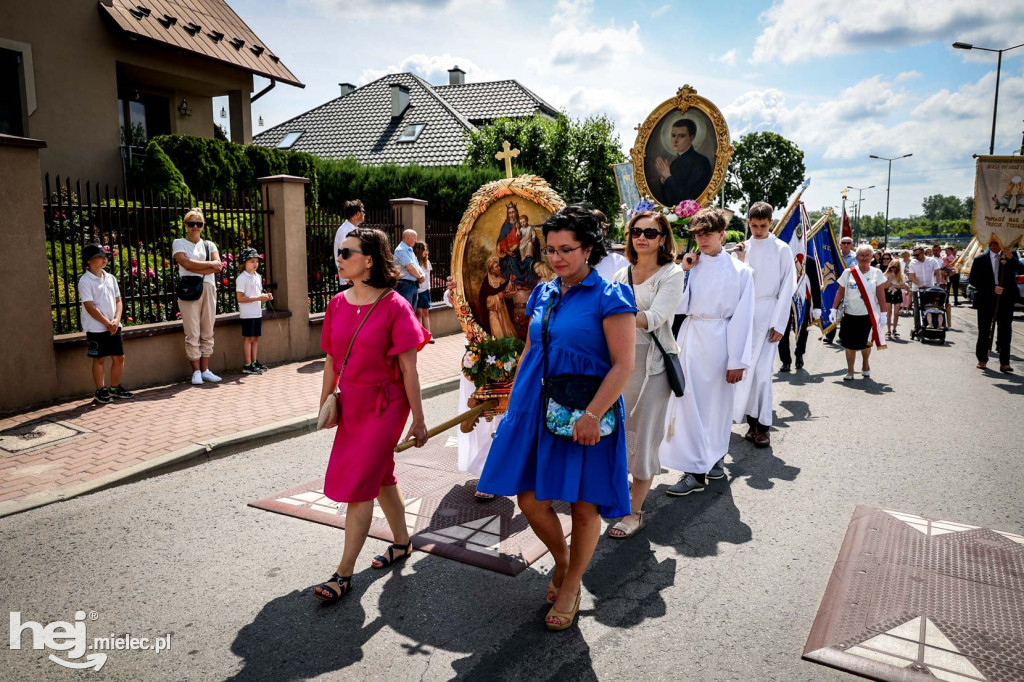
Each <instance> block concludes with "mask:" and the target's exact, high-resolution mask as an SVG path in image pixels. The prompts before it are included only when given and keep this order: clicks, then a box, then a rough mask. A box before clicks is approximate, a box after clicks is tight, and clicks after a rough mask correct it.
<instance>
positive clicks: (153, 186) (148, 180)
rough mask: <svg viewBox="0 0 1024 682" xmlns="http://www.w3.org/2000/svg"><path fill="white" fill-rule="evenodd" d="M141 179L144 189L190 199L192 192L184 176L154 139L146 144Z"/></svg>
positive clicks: (186, 199)
mask: <svg viewBox="0 0 1024 682" xmlns="http://www.w3.org/2000/svg"><path fill="white" fill-rule="evenodd" d="M141 179H142V183H143V185H144V186H145V187H146V189H148V190H150V191H152V192H156V193H158V194H163V195H165V196H169V197H181V198H182V199H183V200H185V201H189V200H190V197H191V194H192V193H191V192H189V189H188V185H186V184H185V178H184V177H183V176H182V174H181V171H179V170H178V168H177V167H176V166H175V165H174V162H173V161H171V157H169V156H167V153H166V152H164V150H163V148H162V147H160V145H159V143H157V141H156V140H150V141H149V144H148V145H146V156H145V158H143V160H142V178H141Z"/></svg>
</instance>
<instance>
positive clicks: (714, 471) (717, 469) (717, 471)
mask: <svg viewBox="0 0 1024 682" xmlns="http://www.w3.org/2000/svg"><path fill="white" fill-rule="evenodd" d="M707 477H708V478H710V479H711V480H712V481H717V480H718V479H720V478H725V457H723V458H722V459H720V460H718V461H717V462H715V466H713V467H711V471H709V472H708V473H707Z"/></svg>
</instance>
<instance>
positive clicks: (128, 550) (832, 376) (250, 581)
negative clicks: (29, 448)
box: [0, 308, 1024, 681]
mask: <svg viewBox="0 0 1024 682" xmlns="http://www.w3.org/2000/svg"><path fill="white" fill-rule="evenodd" d="M1022 320H1024V318H1022V317H1021V316H1018V321H1017V323H1016V326H1017V329H1016V338H1015V352H1014V354H1015V358H1016V360H1015V362H1016V364H1017V367H1018V370H1019V371H1020V373H1018V374H1016V375H1001V374H997V373H994V372H988V373H982V372H980V371H978V370H977V369H975V368H974V364H975V360H974V357H973V344H974V338H975V335H974V329H973V311H970V310H969V309H967V308H958V309H956V312H955V314H954V324H955V326H956V329H955V330H954V331H951V332H950V333H949V340H950V343H949V344H947V345H946V346H945V347H935V346H923V345H921V344H919V343H910V342H907V341H904V342H902V343H894V344H892V345H891V346H890V349H889V350H886V351H884V352H881V353H877V352H876V353H875V354H874V360H875V361H874V366H873V379H872V380H870V381H869V380H864V379H861V378H859V377H858V379H857V380H856V381H854V382H849V383H844V382H843V381H842V380H841V377H842V374H843V373H844V369H843V361H842V359H841V351H840V350H838V349H837V348H835V347H827V346H823V345H822V344H821V343H819V342H818V341H816V340H813V338H812V341H811V342H810V347H811V348H810V351H809V353H808V356H807V368H806V370H807V371H804V372H801V373H797V374H789V375H780V376H779V379H778V381H777V382H776V397H777V405H778V407H777V422H776V426H777V430H776V431H775V432H774V435H773V447H772V449H771V450H768V451H754V450H753V448H752V447H751V446H749V445H748V444H747V443H745V442H743V441H742V439H740V438H739V435H738V434H739V433H740V428H739V427H736V429H735V433H736V435H734V445H733V449H732V454H731V456H730V457H729V458H728V459H727V470H728V472H729V477H728V479H727V480H725V481H718V482H715V483H713V484H712V485H711V486H710V487H709V489H708V491H706V492H704V493H701V494H698V495H692V496H690V497H687V498H682V499H673V498H668V497H666V496H665V495H664V494H663V491H664V488H665V487H666V486H668V485H671V484H672V483H674V482H675V480H676V477H675V476H674V475H670V474H665V475H662V476H660V477H659V478H658V480H657V482H656V484H655V489H654V491H653V492H652V496H651V498H650V499H649V501H648V508H649V509H652V510H653V511H654V513H653V514H652V515H651V521H650V525H649V526H648V527H647V528H646V529H645V531H644V532H642V533H641V534H640V535H638V536H637V537H635V538H631V539H629V540H626V541H616V540H610V539H602V541H601V543H600V544H599V547H598V551H597V554H596V556H595V558H594V562H593V564H592V566H591V568H590V570H589V572H588V574H587V576H586V579H585V588H586V593H585V596H584V599H583V609H582V611H581V618H580V621H579V626H578V627H573V628H571V629H570V630H568V631H566V632H563V633H549V632H547V631H546V630H545V629H544V627H543V617H544V614H545V613H546V611H547V606H546V604H545V603H544V596H543V595H544V587H545V584H546V582H547V577H546V574H547V572H548V570H549V569H550V568H551V562H550V560H549V558H548V557H545V558H544V559H542V560H540V561H539V562H537V563H536V564H534V566H532V567H531V568H530V569H529V570H527V571H525V572H523V573H522V574H520V575H519V576H518V577H516V578H510V577H507V576H502V575H498V574H495V573H492V572H489V571H485V570H482V569H479V568H474V567H470V566H465V565H462V564H459V563H455V562H453V561H448V560H445V559H441V558H437V557H433V556H430V555H426V554H422V553H420V554H417V555H415V556H414V558H413V559H411V560H410V561H408V562H407V563H405V565H404V566H402V567H401V569H400V570H394V571H390V572H378V571H371V570H369V563H370V558H371V557H372V556H373V555H374V554H376V553H379V552H380V551H381V550H382V549H383V548H384V547H385V544H384V543H383V542H381V541H378V540H373V539H370V540H369V541H368V542H367V545H366V548H365V550H364V552H363V554H364V556H362V557H361V558H360V565H361V566H363V567H365V570H361V571H360V572H358V573H357V574H356V577H355V580H354V585H355V592H354V593H353V594H351V595H349V596H348V597H346V598H345V600H344V602H343V603H340V604H336V605H333V606H328V607H325V606H322V605H321V604H320V603H319V602H317V601H316V600H315V599H314V598H313V597H312V594H311V592H310V590H311V587H312V585H314V584H316V583H318V582H320V581H321V580H324V579H325V578H327V576H328V575H330V573H331V572H332V571H333V570H334V566H335V564H336V563H337V560H338V558H339V556H340V552H341V545H342V539H343V534H342V533H343V531H340V530H337V529H332V528H328V527H325V526H321V525H317V524H314V523H310V522H305V521H300V520H296V519H292V518H288V517H284V516H280V515H277V514H272V513H269V512H265V511H260V510H257V509H252V508H249V507H247V506H246V503H247V502H250V501H252V500H255V499H260V498H263V497H266V496H267V495H268V494H271V493H273V492H277V491H280V490H282V489H284V488H286V487H289V486H291V485H295V484H297V483H300V482H302V481H305V480H308V479H309V478H312V477H314V476H316V475H317V474H318V473H320V472H322V471H323V469H324V466H325V463H326V458H327V453H328V450H329V443H330V438H331V436H332V434H311V435H307V436H303V437H300V438H295V439H292V440H287V441H283V442H279V443H275V444H272V445H268V446H265V447H260V448H256V449H252V450H249V451H246V452H242V453H239V454H235V455H231V456H228V457H225V458H222V459H218V460H214V461H211V462H207V463H203V464H201V465H198V466H194V467H192V468H188V469H185V470H181V471H176V472H173V473H169V474H165V475H162V476H157V477H154V478H151V479H148V480H145V481H141V482H138V483H134V484H131V485H127V486H123V487H120V488H115V489H112V490H107V491H104V492H100V493H96V494H93V495H89V496H86V497H83V498H79V499H74V500H71V501H68V502H64V503H60V504H55V505H51V506H48V507H45V508H41V509H36V510H33V511H30V512H26V513H24V514H20V515H17V516H13V517H8V518H4V519H0V543H2V546H3V554H2V557H0V596H2V603H3V604H4V605H6V609H8V610H10V611H15V610H18V611H20V613H21V616H20V617H21V620H22V622H24V621H28V620H31V621H35V622H39V623H41V624H42V625H44V626H45V625H46V624H47V623H50V622H52V621H58V620H61V621H72V620H74V619H75V612H76V611H78V610H81V611H84V612H86V614H87V615H86V617H85V620H84V621H83V622H84V623H85V627H87V630H88V636H89V638H90V639H91V638H92V637H98V636H105V635H107V634H108V633H118V634H123V633H130V634H131V635H132V636H135V637H156V636H163V635H166V634H167V633H171V646H170V650H169V651H165V652H162V653H160V654H157V653H155V652H152V651H112V652H110V653H109V658H108V660H107V661H106V664H105V665H104V667H103V668H102V669H101V670H100V671H99V672H96V671H72V670H66V669H64V668H62V667H60V666H59V665H57V664H55V663H53V662H51V661H50V660H48V658H47V654H49V653H51V652H50V651H46V650H33V649H31V648H22V649H20V650H13V651H12V650H9V648H8V646H7V639H6V637H5V638H4V639H3V640H0V679H5V680H49V679H69V678H71V677H72V676H74V677H75V679H82V680H84V679H90V680H92V679H96V680H222V679H238V680H300V679H312V678H316V679H352V680H378V679H395V680H408V679H424V680H445V679H451V678H453V677H456V676H461V677H465V678H467V679H488V680H494V679H497V680H505V679H507V680H513V679H514V680H525V679H530V680H543V679H561V680H581V679H582V680H589V679H604V680H619V679H685V680H757V681H760V680H787V681H789V680H841V679H853V678H852V677H850V676H847V675H845V674H843V673H839V672H835V671H832V670H829V669H825V668H822V667H819V666H816V665H814V664H811V663H806V662H803V661H801V660H800V653H801V651H802V649H803V645H804V642H805V640H806V637H807V634H808V631H809V629H810V627H811V622H812V620H813V619H814V616H815V613H816V611H817V608H818V603H819V600H820V598H821V595H822V593H823V591H824V589H825V585H826V583H827V582H828V578H829V574H830V571H831V569H832V565H833V563H834V562H835V559H836V556H837V553H838V551H839V546H840V544H841V542H842V539H843V536H844V533H845V531H846V527H847V525H848V523H849V520H850V516H851V513H852V512H853V509H854V507H855V505H857V504H869V505H875V506H880V507H884V508H886V509H893V510H900V511H904V512H911V513H916V514H923V515H928V516H936V517H939V518H943V519H949V520H955V521H961V522H964V523H968V524H971V525H980V526H990V527H993V528H997V529H1001V530H1007V531H1011V532H1015V533H1021V532H1024V501H1022V495H1021V492H1020V490H1021V487H1020V475H1019V473H1020V468H1021V452H1022V447H1021V444H1022V442H1024V439H1022V433H1021V423H1022V416H1024V400H1022V395H1024V362H1022V360H1024V321H1022ZM903 322H904V325H905V326H904V330H903V337H904V339H907V338H908V337H909V334H908V332H909V325H907V324H906V322H907V321H906V320H904V321H903ZM815 335H816V333H814V332H812V337H814V336H815ZM992 364H993V365H996V364H997V363H995V362H993V363H992ZM427 409H428V421H430V422H435V423H436V422H437V421H440V420H441V418H442V417H444V416H448V415H450V414H452V413H453V412H454V409H455V394H454V393H450V394H446V395H444V396H440V397H438V398H435V399H433V400H431V401H429V403H428V406H427ZM201 418H202V414H201V413H197V414H193V415H182V423H183V427H186V426H187V423H188V421H189V420H191V419H201ZM130 428H144V425H132V426H131V427H130ZM90 612H94V615H95V617H96V620H89V618H90V615H88V614H90ZM30 639H31V636H30V633H29V632H27V631H26V632H25V633H24V635H23V641H24V642H25V644H24V647H30V646H31V644H30V643H29V642H30ZM53 653H56V654H64V653H66V652H53ZM65 657H66V656H65Z"/></svg>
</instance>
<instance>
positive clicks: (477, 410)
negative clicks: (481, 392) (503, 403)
mask: <svg viewBox="0 0 1024 682" xmlns="http://www.w3.org/2000/svg"><path fill="white" fill-rule="evenodd" d="M497 406H498V401H497V400H485V401H484V402H482V403H480V404H479V405H477V406H476V407H474V408H473V409H471V410H467V411H466V412H463V413H462V414H459V415H456V416H454V417H452V418H451V419H449V420H448V421H446V422H444V423H443V424H438V425H437V426H435V427H434V428H432V429H429V430H428V431H427V438H433V437H434V436H436V435H437V434H439V433H444V432H445V431H447V430H448V429H450V428H452V427H453V426H458V425H459V424H461V423H463V422H467V421H471V420H472V421H475V420H476V419H478V418H479V417H480V415H481V414H483V413H484V412H485V411H487V410H490V409H493V408H495V407H497ZM414 445H416V439H415V438H410V439H409V440H405V441H402V442H401V443H399V444H398V445H397V446H396V447H395V452H405V451H406V450H408V449H409V448H411V447H413V446H414Z"/></svg>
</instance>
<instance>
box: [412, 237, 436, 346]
mask: <svg viewBox="0 0 1024 682" xmlns="http://www.w3.org/2000/svg"><path fill="white" fill-rule="evenodd" d="M412 251H413V253H415V254H416V265H417V266H418V267H419V270H420V274H421V275H423V281H421V282H420V284H419V288H418V289H417V292H416V317H417V318H419V321H420V324H422V325H423V328H424V329H426V330H427V332H428V333H429V332H430V271H431V270H433V267H431V265H430V249H429V248H427V245H426V243H425V242H416V245H415V246H413V247H412ZM430 343H434V339H430Z"/></svg>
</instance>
